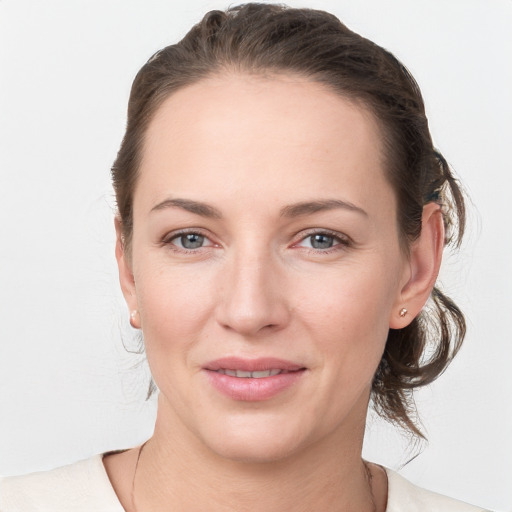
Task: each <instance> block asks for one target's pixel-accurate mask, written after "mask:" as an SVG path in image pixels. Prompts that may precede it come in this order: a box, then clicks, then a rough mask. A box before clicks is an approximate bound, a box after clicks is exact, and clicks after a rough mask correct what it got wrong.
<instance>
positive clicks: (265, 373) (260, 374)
mask: <svg viewBox="0 0 512 512" xmlns="http://www.w3.org/2000/svg"><path fill="white" fill-rule="evenodd" d="M216 371H217V373H222V374H223V375H229V376H230V377H239V378H242V379H263V378H265V377H274V376H275V375H280V374H281V373H289V372H288V370H281V369H278V368H273V369H271V370H262V371H254V372H248V371H246V370H228V369H224V368H220V369H219V370H216Z"/></svg>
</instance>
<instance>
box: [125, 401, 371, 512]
mask: <svg viewBox="0 0 512 512" xmlns="http://www.w3.org/2000/svg"><path fill="white" fill-rule="evenodd" d="M161 409H162V408H161V407H159V411H160V410H161ZM163 416H164V415H160V413H159V417H158V418H157V423H156V426H155V434H154V435H153V437H152V438H151V439H150V440H149V441H148V442H147V443H146V445H145V446H144V449H143V450H142V451H141V452H140V458H139V463H138V466H137V471H136V473H135V478H134V486H133V501H134V503H133V505H134V508H135V510H136V512H147V511H148V510H151V511H152V512H153V511H154V512H160V511H164V510H165V511H167V510H169V503H172V509H173V510H209V511H211V512H234V511H241V510H251V512H259V511H262V512H263V511H264V512H274V511H276V512H277V511H282V510H303V511H313V510H329V511H332V512H335V511H336V512H337V511H344V512H349V511H358V512H362V511H365V512H366V511H368V512H374V511H375V510H377V507H376V505H375V496H374V495H373V492H372V478H371V475H369V471H368V466H366V465H365V463H364V462H363V461H362V459H361V450H362V442H363V432H362V431H360V430H362V429H354V428H350V429H345V431H344V432H336V433H335V434H330V435H327V436H325V438H323V439H322V440H321V441H319V442H317V443H315V444H314V445H311V446H308V447H306V448H304V449H301V450H300V452H297V453H293V454H290V455H288V456H286V457H283V458H280V459H279V460H275V461H264V462H261V461H258V462H254V461H240V460H230V459H226V458H224V457H221V456H219V455H218V454H216V453H213V452H212V451H210V450H209V449H208V448H207V447H205V446H204V445H203V444H202V443H201V442H200V441H199V440H197V438H195V437H194V436H193V435H192V434H191V433H190V432H188V431H186V429H185V428H184V427H183V425H177V424H176V423H175V422H173V421H170V418H169V417H166V418H164V417H163ZM362 424H363V425H364V419H363V422H362ZM170 425H172V428H170ZM180 427H181V428H180Z"/></svg>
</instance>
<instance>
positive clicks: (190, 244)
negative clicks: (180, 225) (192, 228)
mask: <svg viewBox="0 0 512 512" xmlns="http://www.w3.org/2000/svg"><path fill="white" fill-rule="evenodd" d="M204 238H205V237H204V236H202V235H199V234H197V233H187V234H186V235H181V236H180V237H179V238H178V240H179V245H181V246H182V247H183V248H184V249H199V248H200V247H202V246H203V244H204Z"/></svg>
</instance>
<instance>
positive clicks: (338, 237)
mask: <svg viewBox="0 0 512 512" xmlns="http://www.w3.org/2000/svg"><path fill="white" fill-rule="evenodd" d="M185 235H199V236H202V237H204V238H205V239H207V240H209V241H210V242H211V245H207V246H202V247H198V248H197V249H186V248H184V247H179V246H177V245H176V244H174V243H173V241H174V240H176V239H179V238H181V237H183V236H185ZM300 235H301V237H300V239H299V240H298V241H297V242H294V243H293V245H292V247H294V248H302V249H305V250H306V252H307V253H308V254H331V253H333V252H336V251H340V250H345V249H347V248H348V247H350V246H351V245H352V240H351V239H350V238H349V237H348V236H346V235H342V234H340V233H337V232H336V231H330V230H328V229H316V230H310V231H307V232H306V233H303V232H302V233H300ZM315 235H324V236H327V237H329V238H333V239H334V242H335V245H333V246H332V247H329V248H327V249H315V248H314V247H301V246H300V245H298V244H299V243H301V242H303V241H305V240H307V239H308V238H311V237H313V236H315ZM162 245H166V246H172V250H173V251H174V252H178V253H182V254H197V253H198V252H199V250H200V249H204V248H208V247H214V246H215V245H216V244H215V243H214V242H212V241H211V240H210V238H208V236H207V234H206V233H204V232H203V231H201V230H200V229H195V228H193V229H184V230H180V231H175V232H173V233H169V234H167V235H166V236H165V237H164V238H163V239H162Z"/></svg>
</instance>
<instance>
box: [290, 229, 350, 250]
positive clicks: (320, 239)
mask: <svg viewBox="0 0 512 512" xmlns="http://www.w3.org/2000/svg"><path fill="white" fill-rule="evenodd" d="M348 245H350V242H349V239H348V238H347V237H345V236H343V235H341V234H338V233H330V232H324V231H319V232H315V233H310V234H309V235H307V236H305V237H304V238H302V239H301V240H300V242H299V243H298V244H296V246H297V247H304V248H309V249H314V250H315V251H319V252H329V249H332V250H336V249H342V248H345V247H347V246H348Z"/></svg>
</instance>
